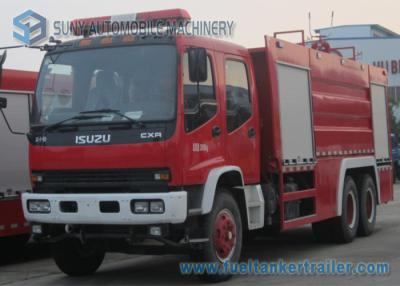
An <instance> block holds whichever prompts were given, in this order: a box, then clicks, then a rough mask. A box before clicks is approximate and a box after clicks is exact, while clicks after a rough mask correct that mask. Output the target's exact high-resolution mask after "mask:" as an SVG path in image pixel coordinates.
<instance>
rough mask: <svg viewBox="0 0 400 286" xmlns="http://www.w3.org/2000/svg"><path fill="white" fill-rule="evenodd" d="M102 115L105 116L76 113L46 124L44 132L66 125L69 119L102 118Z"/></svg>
mask: <svg viewBox="0 0 400 286" xmlns="http://www.w3.org/2000/svg"><path fill="white" fill-rule="evenodd" d="M102 117H103V116H102V115H94V114H93V115H84V114H79V115H75V116H72V117H70V118H67V119H64V120H61V121H59V122H56V123H53V124H50V125H48V126H46V127H45V128H43V130H42V132H43V133H46V132H48V131H50V130H54V129H57V128H58V127H60V126H62V125H64V124H65V123H67V122H69V121H73V120H88V119H94V118H102ZM74 126H77V124H75V125H74Z"/></svg>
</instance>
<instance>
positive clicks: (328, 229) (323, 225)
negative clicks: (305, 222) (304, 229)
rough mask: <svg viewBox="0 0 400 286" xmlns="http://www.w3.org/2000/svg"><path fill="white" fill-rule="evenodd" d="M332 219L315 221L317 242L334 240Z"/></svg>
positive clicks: (314, 228)
mask: <svg viewBox="0 0 400 286" xmlns="http://www.w3.org/2000/svg"><path fill="white" fill-rule="evenodd" d="M332 224H333V221H332V219H327V220H323V221H318V222H314V223H313V224H312V231H313V234H314V237H315V240H316V241H317V242H322V243H326V242H332V238H333V236H332Z"/></svg>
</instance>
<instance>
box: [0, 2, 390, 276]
mask: <svg viewBox="0 0 400 286" xmlns="http://www.w3.org/2000/svg"><path fill="white" fill-rule="evenodd" d="M129 17H131V19H132V21H134V20H146V21H157V20H162V21H165V20H171V21H172V20H177V21H186V20H189V19H190V15H189V14H188V13H187V12H186V11H185V10H181V9H174V10H163V11H155V12H147V13H138V14H132V15H131V16H129V15H124V16H123V17H122V18H121V19H122V20H124V21H126V19H130V18H129ZM110 19H112V20H113V21H114V20H115V21H118V17H100V18H89V19H80V20H76V22H80V23H83V24H84V26H85V27H86V26H90V23H93V22H96V21H109V20H110ZM76 34H77V35H80V34H83V35H84V38H81V39H76V40H74V41H70V42H66V43H63V44H62V45H54V46H52V48H51V49H49V51H48V52H47V54H46V56H45V58H44V60H43V64H42V67H41V71H40V75H39V79H38V86H37V89H36V93H35V97H34V100H33V104H32V114H31V127H30V131H29V134H28V138H29V141H30V144H29V154H30V169H31V181H32V192H30V193H24V194H23V208H24V214H25V217H26V219H27V220H28V221H29V222H31V224H32V231H33V237H34V239H35V240H38V241H47V242H52V243H53V248H54V252H53V253H54V259H55V262H56V264H57V265H58V266H59V268H60V269H61V270H62V271H64V272H65V273H66V274H68V275H71V276H76V275H85V274H90V273H93V272H95V271H96V270H97V268H98V267H99V266H100V265H101V263H102V261H103V258H104V255H105V252H107V251H115V252H126V253H144V254H152V253H153V254H154V253H155V254H162V253H174V252H184V253H190V254H191V256H192V257H193V258H195V259H196V260H199V261H207V262H216V263H223V262H225V261H231V262H237V261H238V260H239V258H240V254H241V249H242V243H243V238H244V236H245V235H247V234H251V233H254V232H256V231H257V230H264V231H266V232H268V231H274V232H275V231H277V230H287V229H291V228H294V227H298V226H301V225H306V224H312V228H313V231H314V234H315V236H316V238H317V239H318V240H323V241H335V242H342V243H346V242H351V241H352V240H353V239H354V238H355V237H356V235H357V234H358V235H363V236H367V235H370V234H371V233H372V232H373V230H374V226H375V221H376V208H377V205H378V204H384V203H387V202H388V201H390V200H392V199H393V186H392V171H391V168H392V167H391V147H390V140H389V134H390V132H389V129H390V127H389V120H388V107H387V96H386V84H387V75H386V71H385V70H383V69H379V68H376V67H373V66H370V65H367V64H362V63H359V62H357V61H354V60H351V59H346V58H343V57H340V56H339V55H338V54H337V53H327V52H325V51H326V45H324V50H322V49H319V48H318V45H317V48H316V49H310V48H307V47H305V46H304V45H301V44H300V45H298V44H292V43H289V42H286V41H283V40H280V39H277V38H272V37H265V45H263V46H262V47H258V48H252V49H248V48H245V47H242V46H239V45H236V44H232V43H228V42H224V41H220V40H216V39H211V38H204V37H197V36H193V37H188V36H183V35H176V36H170V35H166V36H159V35H158V36H143V37H142V36H137V37H136V36H132V35H113V36H111V35H103V36H90V32H88V31H86V30H85V29H83V30H82V31H77V33H76ZM50 82H51V84H50ZM49 85H51V86H52V89H51V92H50V93H49V92H48V91H49V88H48V87H49ZM2 103H3V104H2V107H5V105H6V104H5V103H6V102H5V101H4V100H2ZM228 277H229V275H227V274H219V275H212V277H207V278H209V279H211V280H214V281H218V280H224V279H227V278H228Z"/></svg>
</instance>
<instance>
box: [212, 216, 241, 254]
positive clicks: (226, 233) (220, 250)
mask: <svg viewBox="0 0 400 286" xmlns="http://www.w3.org/2000/svg"><path fill="white" fill-rule="evenodd" d="M214 247H215V251H216V255H217V257H218V259H219V260H220V261H225V260H228V259H229V258H231V256H232V255H233V252H234V250H235V247H236V222H235V219H234V217H233V215H232V213H231V212H230V211H229V210H227V209H224V210H221V211H220V212H219V213H218V215H217V217H216V219H215V229H214Z"/></svg>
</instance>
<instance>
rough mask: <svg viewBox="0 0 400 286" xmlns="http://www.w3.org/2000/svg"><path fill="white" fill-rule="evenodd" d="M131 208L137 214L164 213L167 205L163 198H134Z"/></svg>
mask: <svg viewBox="0 0 400 286" xmlns="http://www.w3.org/2000/svg"><path fill="white" fill-rule="evenodd" d="M131 210H132V212H134V213H135V214H162V213H164V211H165V207H164V202H163V201H162V200H148V201H146V200H137V201H136V200H132V201H131Z"/></svg>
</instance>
